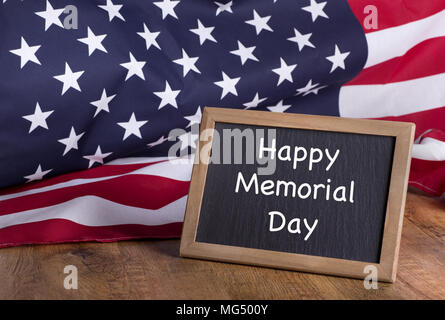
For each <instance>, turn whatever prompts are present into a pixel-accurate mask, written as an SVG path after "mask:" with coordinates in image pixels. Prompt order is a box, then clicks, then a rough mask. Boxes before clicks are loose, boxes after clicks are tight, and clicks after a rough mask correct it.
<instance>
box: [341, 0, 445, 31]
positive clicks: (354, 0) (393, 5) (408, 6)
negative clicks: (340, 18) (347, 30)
mask: <svg viewBox="0 0 445 320" xmlns="http://www.w3.org/2000/svg"><path fill="white" fill-rule="evenodd" d="M348 2H349V6H350V7H351V9H352V11H353V12H354V14H355V16H356V17H357V19H358V20H359V22H360V23H361V25H362V27H363V30H364V32H365V33H370V32H375V31H380V30H384V29H388V28H392V27H396V26H400V25H403V24H406V23H410V22H413V21H416V20H420V19H424V18H427V17H429V16H431V15H433V14H435V13H438V12H440V11H442V10H444V9H445V0H428V1H424V0H348ZM369 5H372V6H375V7H376V8H377V12H378V29H367V28H366V26H365V18H366V17H367V16H368V15H369V12H368V14H365V13H364V10H365V8H366V7H367V6H369Z"/></svg>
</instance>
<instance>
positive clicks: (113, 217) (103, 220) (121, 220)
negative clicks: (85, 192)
mask: <svg viewBox="0 0 445 320" xmlns="http://www.w3.org/2000/svg"><path fill="white" fill-rule="evenodd" d="M186 202H187V196H184V197H182V198H180V199H178V200H176V201H173V202H171V203H169V204H168V205H166V206H164V207H162V208H160V209H157V210H150V209H142V208H136V207H131V206H125V205H122V204H119V203H116V202H113V201H109V200H106V199H102V198H99V197H95V196H85V197H79V198H76V199H73V200H70V201H66V202H63V203H60V204H57V205H54V206H50V207H45V208H39V209H33V210H28V211H22V212H17V213H13V214H7V215H3V216H0V229H2V228H6V227H9V226H13V225H18V224H23V223H31V222H38V221H45V220H50V219H65V220H70V221H72V222H76V223H78V224H82V225H85V226H95V227H99V226H113V225H120V224H139V225H146V226H158V225H162V224H167V223H173V222H182V221H183V219H184V212H185V205H186Z"/></svg>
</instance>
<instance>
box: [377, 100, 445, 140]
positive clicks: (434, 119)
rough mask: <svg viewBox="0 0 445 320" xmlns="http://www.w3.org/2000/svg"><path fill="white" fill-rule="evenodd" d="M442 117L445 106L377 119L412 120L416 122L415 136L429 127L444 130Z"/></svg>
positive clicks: (444, 122)
mask: <svg viewBox="0 0 445 320" xmlns="http://www.w3.org/2000/svg"><path fill="white" fill-rule="evenodd" d="M444 119H445V107H442V108H437V109H431V110H426V111H421V112H416V113H410V114H405V115H403V116H399V117H383V118H379V120H389V121H403V122H414V123H415V124H416V136H415V137H416V138H417V137H418V136H420V135H421V134H423V133H425V131H427V130H430V129H431V128H435V129H440V130H442V131H443V132H445V121H444Z"/></svg>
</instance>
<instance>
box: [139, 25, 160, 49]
mask: <svg viewBox="0 0 445 320" xmlns="http://www.w3.org/2000/svg"><path fill="white" fill-rule="evenodd" d="M160 33H161V32H151V31H150V30H149V29H148V27H147V25H146V24H145V23H144V32H138V33H137V34H138V35H140V36H141V37H142V38H143V39H144V40H145V45H146V47H147V50H148V49H150V47H151V46H155V47H156V48H158V49H159V50H161V47H160V46H159V44H158V42H157V41H156V38H157V37H158V36H159V34H160Z"/></svg>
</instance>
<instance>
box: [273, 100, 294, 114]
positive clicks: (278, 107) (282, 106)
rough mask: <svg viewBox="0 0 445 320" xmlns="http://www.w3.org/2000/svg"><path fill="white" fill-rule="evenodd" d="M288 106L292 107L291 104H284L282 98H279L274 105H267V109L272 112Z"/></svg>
mask: <svg viewBox="0 0 445 320" xmlns="http://www.w3.org/2000/svg"><path fill="white" fill-rule="evenodd" d="M290 107H292V106H291V105H284V104H283V100H281V101H280V102H278V103H277V104H276V105H274V106H270V107H267V109H269V111H272V112H284V111H286V110H287V109H289V108H290Z"/></svg>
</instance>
